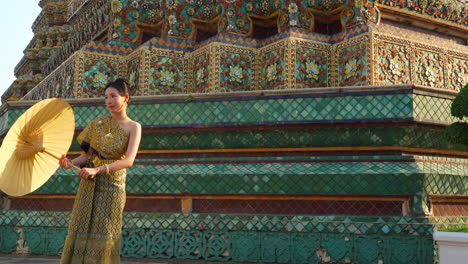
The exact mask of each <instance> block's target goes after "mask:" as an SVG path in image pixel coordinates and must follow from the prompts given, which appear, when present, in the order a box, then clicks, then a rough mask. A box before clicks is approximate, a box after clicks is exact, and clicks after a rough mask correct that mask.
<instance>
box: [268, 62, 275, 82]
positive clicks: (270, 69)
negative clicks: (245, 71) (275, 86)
mask: <svg viewBox="0 0 468 264" xmlns="http://www.w3.org/2000/svg"><path fill="white" fill-rule="evenodd" d="M266 72H267V80H268V81H273V80H274V79H276V63H273V64H270V65H269V66H268V67H267V70H266Z"/></svg>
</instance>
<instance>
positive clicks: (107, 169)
mask: <svg viewBox="0 0 468 264" xmlns="http://www.w3.org/2000/svg"><path fill="white" fill-rule="evenodd" d="M104 167H106V174H109V172H110V171H109V165H107V164H104Z"/></svg>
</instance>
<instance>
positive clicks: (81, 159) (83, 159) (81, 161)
mask: <svg viewBox="0 0 468 264" xmlns="http://www.w3.org/2000/svg"><path fill="white" fill-rule="evenodd" d="M87 161H88V153H82V154H81V155H80V156H78V157H76V158H74V159H72V160H70V162H71V163H72V164H73V165H75V166H80V165H85V164H86V163H87ZM59 164H60V166H61V167H62V168H64V169H69V168H71V166H70V164H68V159H67V157H66V156H65V155H62V157H60V160H59Z"/></svg>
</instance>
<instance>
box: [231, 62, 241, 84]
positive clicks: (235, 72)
mask: <svg viewBox="0 0 468 264" xmlns="http://www.w3.org/2000/svg"><path fill="white" fill-rule="evenodd" d="M229 76H231V80H232V81H233V82H241V81H242V68H241V67H240V66H238V65H237V66H234V67H233V66H231V67H230V73H229Z"/></svg>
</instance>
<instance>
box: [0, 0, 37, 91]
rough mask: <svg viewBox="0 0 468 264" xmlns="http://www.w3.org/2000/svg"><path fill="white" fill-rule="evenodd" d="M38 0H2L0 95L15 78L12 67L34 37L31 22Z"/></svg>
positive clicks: (18, 60)
mask: <svg viewBox="0 0 468 264" xmlns="http://www.w3.org/2000/svg"><path fill="white" fill-rule="evenodd" d="M39 1H40V0H17V1H10V0H7V1H2V15H1V16H0V36H2V41H0V52H1V55H0V95H2V94H3V93H4V92H5V90H6V89H8V87H10V85H11V84H12V83H13V81H14V80H16V77H15V75H14V69H15V67H16V65H17V64H18V63H19V62H20V60H21V58H23V55H24V53H23V51H24V50H25V49H26V46H27V45H28V44H29V42H30V41H31V40H32V38H33V37H34V33H33V32H32V24H33V22H34V21H35V20H36V18H37V16H38V15H39V14H40V12H41V10H42V9H41V8H40V7H39V5H38V4H39Z"/></svg>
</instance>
